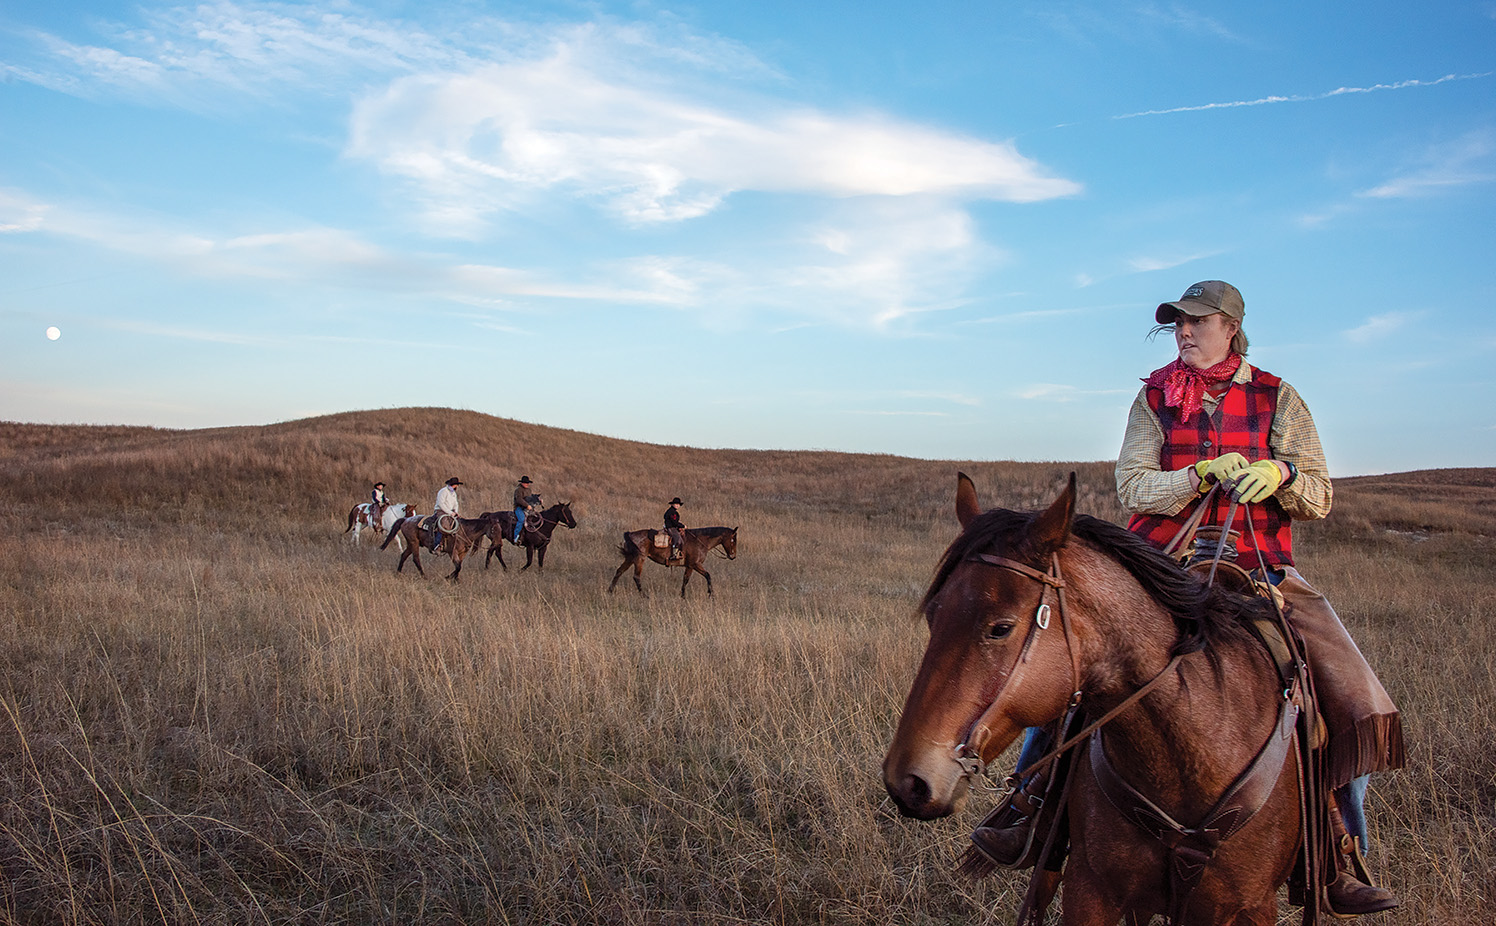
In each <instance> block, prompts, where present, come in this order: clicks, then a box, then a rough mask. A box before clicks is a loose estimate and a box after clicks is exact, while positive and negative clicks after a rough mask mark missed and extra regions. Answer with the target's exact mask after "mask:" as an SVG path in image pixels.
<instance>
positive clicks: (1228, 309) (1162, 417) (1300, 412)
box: [972, 280, 1404, 915]
mask: <svg viewBox="0 0 1496 926" xmlns="http://www.w3.org/2000/svg"><path fill="white" fill-rule="evenodd" d="M1245 314H1246V306H1245V303H1244V302H1243V300H1242V297H1241V293H1240V292H1238V291H1237V289H1236V287H1234V286H1232V285H1231V284H1229V283H1224V282H1222V281H1220V280H1207V281H1205V282H1201V283H1196V284H1195V285H1193V286H1191V287H1190V288H1189V289H1187V290H1185V293H1184V295H1183V296H1181V297H1180V298H1179V300H1177V301H1175V302H1166V303H1163V304H1162V305H1159V306H1158V308H1157V309H1156V310H1155V313H1154V318H1155V321H1157V323H1158V325H1159V326H1160V328H1159V329H1156V330H1164V329H1172V331H1173V333H1174V340H1175V344H1176V346H1177V348H1178V356H1177V357H1176V359H1175V360H1174V361H1173V362H1172V363H1170V364H1168V365H1167V366H1165V367H1162V368H1161V369H1158V370H1155V371H1154V372H1153V373H1152V374H1150V375H1149V376H1148V377H1147V378H1146V379H1145V380H1144V386H1143V387H1142V389H1141V390H1140V391H1139V392H1138V395H1137V398H1136V400H1135V401H1134V402H1133V405H1132V410H1131V412H1130V413H1129V415H1128V419H1127V431H1126V434H1125V436H1124V438H1123V443H1122V451H1121V453H1120V454H1119V457H1118V460H1117V495H1118V497H1119V498H1120V500H1121V502H1122V505H1123V507H1125V508H1126V509H1127V510H1128V511H1130V512H1132V518H1131V520H1130V521H1129V523H1128V528H1129V529H1130V530H1132V531H1134V532H1136V533H1138V534H1141V535H1142V536H1143V537H1145V538H1147V539H1148V540H1150V541H1151V542H1153V543H1154V544H1155V545H1156V546H1159V547H1164V546H1166V545H1168V544H1169V543H1170V541H1171V540H1173V539H1174V538H1175V537H1176V535H1178V534H1179V532H1180V529H1181V527H1183V526H1184V525H1185V524H1186V522H1188V521H1190V520H1191V515H1193V514H1195V513H1196V509H1197V508H1199V507H1200V506H1201V505H1207V506H1208V507H1207V509H1206V511H1205V512H1204V513H1203V515H1204V516H1203V518H1201V519H1199V520H1198V521H1197V522H1196V524H1197V525H1198V526H1199V527H1201V528H1215V529H1216V530H1217V531H1219V532H1221V534H1222V535H1223V536H1229V534H1228V533H1227V532H1228V531H1230V530H1231V529H1232V528H1233V526H1237V527H1240V534H1241V536H1240V539H1239V541H1238V542H1237V543H1236V550H1235V559H1236V562H1237V563H1238V564H1239V565H1240V566H1242V567H1243V568H1245V569H1247V570H1250V571H1252V572H1254V573H1255V578H1257V579H1258V580H1260V581H1265V582H1268V583H1270V584H1271V585H1273V586H1275V587H1276V588H1277V590H1278V591H1279V592H1280V593H1281V594H1282V596H1283V598H1284V599H1285V600H1286V602H1287V603H1288V605H1289V618H1290V620H1291V622H1292V624H1293V626H1294V628H1295V629H1296V630H1297V631H1298V632H1299V633H1300V634H1301V635H1302V636H1303V637H1304V638H1305V641H1306V646H1307V649H1308V652H1309V657H1310V664H1311V668H1312V670H1313V675H1314V682H1315V689H1316V691H1317V694H1318V697H1319V709H1320V712H1321V714H1322V715H1323V716H1324V719H1325V721H1326V723H1327V725H1328V727H1329V745H1328V756H1327V758H1328V773H1329V777H1330V785H1331V786H1332V787H1333V788H1334V789H1335V790H1334V795H1335V800H1336V803H1338V806H1339V809H1340V814H1339V815H1334V814H1332V823H1334V824H1337V829H1338V824H1340V823H1342V822H1343V823H1344V825H1345V827H1346V828H1347V829H1348V830H1349V832H1350V835H1351V836H1352V837H1353V838H1354V841H1352V840H1350V839H1342V840H1340V841H1339V842H1340V845H1339V846H1338V848H1340V850H1341V851H1339V852H1336V853H1335V858H1336V860H1337V866H1338V867H1339V871H1338V873H1337V875H1336V877H1335V880H1334V881H1333V882H1331V884H1330V885H1329V889H1328V901H1329V904H1330V908H1331V910H1332V911H1333V912H1335V913H1337V914H1340V915H1358V914H1363V913H1372V912H1375V911H1378V910H1386V909H1390V908H1392V907H1395V906H1397V903H1398V901H1397V898H1396V897H1395V896H1394V895H1393V894H1392V892H1391V891H1388V890H1386V889H1385V888H1379V887H1374V886H1372V885H1369V884H1365V883H1363V882H1362V881H1361V880H1359V879H1358V878H1357V877H1356V876H1355V874H1353V872H1352V870H1351V869H1352V868H1353V867H1357V866H1363V865H1364V863H1363V862H1361V860H1360V856H1359V852H1356V851H1355V850H1357V849H1364V848H1366V844H1367V833H1366V817H1365V809H1364V801H1365V794H1366V778H1367V776H1369V775H1370V773H1372V772H1377V771H1383V770H1388V769H1395V768H1401V767H1402V764H1403V758H1404V752H1403V741H1402V725H1401V720H1400V717H1399V714H1398V711H1397V707H1396V706H1395V705H1394V704H1393V703H1392V700H1391V698H1390V697H1388V695H1387V692H1386V690H1385V689H1384V688H1383V687H1382V684H1381V682H1380V681H1379V680H1378V679H1377V677H1376V673H1375V672H1373V671H1372V669H1371V667H1370V666H1369V665H1368V664H1367V663H1366V660H1365V658H1364V657H1363V656H1362V655H1361V652H1360V650H1359V649H1358V648H1357V647H1356V644H1355V641H1353V640H1352V639H1351V637H1350V634H1349V633H1347V631H1346V629H1345V626H1344V625H1343V624H1342V623H1341V622H1340V618H1339V617H1338V616H1337V615H1336V614H1335V611H1334V609H1333V608H1331V607H1330V603H1329V602H1328V601H1326V600H1325V598H1324V596H1323V595H1321V594H1320V593H1319V592H1318V591H1316V590H1315V589H1314V588H1313V587H1312V586H1311V585H1309V583H1308V582H1307V581H1306V580H1305V579H1304V577H1303V576H1302V575H1300V574H1299V571H1298V570H1297V569H1296V568H1295V567H1294V562H1293V532H1292V521H1293V520H1294V519H1300V520H1305V519H1318V518H1323V517H1324V516H1325V515H1327V514H1329V511H1330V501H1331V495H1332V492H1331V486H1330V476H1329V469H1328V466H1327V465H1326V463H1325V456H1324V451H1323V450H1322V449H1321V446H1320V440H1319V433H1318V431H1317V430H1316V429H1315V426H1314V419H1313V418H1312V417H1311V416H1310V414H1309V409H1308V406H1306V405H1305V404H1304V400H1303V399H1302V398H1301V397H1300V396H1299V394H1298V392H1297V391H1296V390H1295V389H1294V388H1293V387H1292V386H1290V385H1289V384H1288V383H1286V382H1284V381H1283V380H1282V379H1280V378H1279V377H1277V376H1274V375H1273V374H1271V373H1268V372H1266V371H1264V370H1260V369H1257V368H1255V367H1253V366H1252V365H1251V364H1249V363H1247V362H1246V360H1245V356H1246V353H1247V335H1246V332H1245V331H1244V330H1243V329H1242V320H1243V317H1244V316H1245ZM1217 483H1219V484H1220V490H1219V491H1217V492H1216V493H1214V495H1213V496H1211V497H1210V498H1202V496H1204V495H1205V494H1206V493H1208V492H1209V491H1210V489H1211V487H1212V485H1214V484H1217ZM1227 490H1229V491H1227ZM1238 502H1239V503H1241V505H1242V507H1241V510H1242V511H1244V512H1245V521H1244V522H1242V521H1238V522H1237V524H1235V525H1233V524H1232V523H1227V521H1228V516H1234V515H1235V514H1236V512H1237V510H1238V509H1237V504H1236V503H1238ZM1042 743H1043V741H1042V740H1041V739H1038V738H1037V737H1035V736H1032V735H1031V736H1030V738H1029V741H1028V742H1026V743H1025V752H1026V755H1024V756H1020V759H1019V763H1020V767H1022V766H1023V765H1026V764H1027V763H1028V761H1029V760H1030V759H1031V758H1032V757H1033V755H1034V753H1036V752H1039V751H1042V750H1041V749H1040V746H1041V745H1042ZM1032 818H1033V815H1028V819H1027V820H1024V821H1020V822H1019V823H1018V824H1017V826H1016V827H1015V826H1010V827H1005V828H1000V829H998V828H979V829H978V830H977V831H976V832H975V833H973V835H972V841H973V843H974V844H975V845H976V846H977V848H978V849H981V850H982V851H984V853H985V854H986V855H988V857H990V858H992V859H993V861H995V862H998V863H999V864H1006V863H1008V862H1009V861H1010V859H1009V858H1008V856H1011V855H1012V854H1013V847H1014V846H1016V845H1019V844H1020V843H1027V842H1028V839H1027V837H1026V835H1020V833H1022V831H1023V828H1024V825H1025V823H1032ZM1358 844H1359V845H1358ZM1348 856H1350V857H1348ZM1361 870H1363V871H1364V867H1363V868H1362V869H1361Z"/></svg>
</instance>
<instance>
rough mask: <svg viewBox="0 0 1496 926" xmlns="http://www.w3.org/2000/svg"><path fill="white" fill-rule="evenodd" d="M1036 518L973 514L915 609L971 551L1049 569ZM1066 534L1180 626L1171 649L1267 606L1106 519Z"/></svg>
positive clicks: (1229, 630)
mask: <svg viewBox="0 0 1496 926" xmlns="http://www.w3.org/2000/svg"><path fill="white" fill-rule="evenodd" d="M1038 516H1039V512H1035V511H1008V510H1006V509H1003V508H994V509H992V510H991V511H988V512H986V513H984V514H981V515H979V516H977V518H976V519H975V520H973V521H972V522H971V524H970V525H969V526H968V527H967V529H966V530H964V531H962V532H961V536H959V537H957V538H956V539H955V540H954V541H953V542H952V543H951V545H950V547H948V548H947V549H946V551H945V554H944V555H943V556H942V557H941V559H940V563H939V565H938V566H937V567H936V569H935V578H934V579H933V580H932V581H931V583H930V588H929V590H928V591H927V592H925V597H924V599H923V600H922V601H921V602H920V610H921V611H924V610H925V609H927V608H928V607H929V605H930V602H931V601H932V600H933V599H934V597H935V595H936V594H937V593H938V592H939V591H940V589H941V587H942V586H943V585H945V583H946V581H947V580H948V579H949V578H950V576H951V573H952V572H954V571H955V569H956V567H957V566H959V565H960V564H961V563H962V562H964V561H965V560H966V559H967V558H968V557H969V556H971V555H973V554H976V553H1001V555H1003V556H1006V557H1007V558H1009V559H1013V560H1017V561H1019V562H1022V563H1027V564H1029V565H1031V566H1033V567H1034V568H1035V569H1039V570H1041V571H1046V570H1048V568H1049V563H1048V562H1047V561H1046V560H1045V559H1044V558H1043V556H1042V551H1040V550H1038V549H1036V548H1035V547H1034V545H1033V544H1032V543H1030V542H1029V539H1028V538H1029V527H1030V526H1031V525H1032V524H1033V523H1034V521H1035V519H1037V518H1038ZM1070 533H1071V535H1072V536H1073V537H1076V538H1079V539H1081V540H1083V541H1086V542H1088V543H1089V544H1091V545H1092V546H1094V547H1096V548H1097V549H1099V550H1101V551H1102V552H1103V553H1105V554H1106V555H1108V556H1110V557H1111V558H1112V559H1114V560H1116V561H1117V562H1118V563H1119V564H1121V565H1122V566H1123V567H1124V568H1126V569H1127V571H1128V572H1129V573H1131V574H1132V576H1133V578H1135V579H1137V580H1138V584H1140V585H1142V586H1143V589H1144V590H1145V591H1146V592H1147V593H1148V594H1149V596H1151V597H1152V598H1153V599H1154V600H1155V601H1157V602H1158V603H1159V605H1160V606H1161V607H1163V608H1164V610H1166V611H1168V612H1169V614H1170V615H1171V616H1172V617H1173V618H1174V624H1175V626H1176V627H1177V628H1178V630H1179V638H1178V640H1177V641H1176V642H1175V644H1174V652H1175V653H1187V652H1194V651H1196V650H1199V649H1203V648H1205V647H1206V646H1207V645H1208V644H1209V643H1210V642H1211V641H1212V640H1213V639H1216V638H1217V637H1221V636H1231V637H1237V636H1240V635H1242V634H1247V633H1250V631H1248V630H1247V629H1246V627H1245V625H1244V624H1243V617H1244V616H1247V615H1255V614H1257V613H1260V612H1261V611H1262V610H1264V609H1267V608H1269V607H1270V604H1269V603H1268V602H1267V601H1266V600H1265V599H1261V598H1247V597H1244V596H1242V595H1238V594H1236V593H1235V592H1231V591H1228V590H1226V589H1222V588H1220V587H1219V586H1208V585H1206V584H1205V583H1204V582H1202V581H1201V580H1200V579H1199V578H1198V577H1197V576H1196V575H1194V574H1193V573H1190V572H1187V571H1185V570H1184V569H1183V568H1182V567H1181V566H1180V565H1179V564H1178V563H1176V562H1175V561H1174V560H1173V559H1170V558H1169V557H1167V556H1165V555H1164V554H1163V553H1162V552H1161V551H1159V550H1158V549H1157V548H1155V547H1154V546H1153V545H1152V544H1150V543H1149V542H1148V541H1146V540H1144V539H1143V538H1142V537H1140V536H1138V535H1137V534H1134V533H1133V532H1132V531H1130V530H1127V529H1126V528H1123V527H1119V526H1117V525H1116V524H1113V523H1112V522H1110V521H1105V520H1102V519H1101V518H1095V517H1092V516H1090V515H1085V514H1080V515H1076V516H1075V519H1074V520H1073V522H1072V523H1071V525H1070Z"/></svg>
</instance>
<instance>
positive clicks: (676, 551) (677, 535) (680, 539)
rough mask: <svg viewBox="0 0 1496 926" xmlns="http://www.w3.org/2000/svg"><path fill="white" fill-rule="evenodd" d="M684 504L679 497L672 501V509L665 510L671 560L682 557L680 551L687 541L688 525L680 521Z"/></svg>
mask: <svg viewBox="0 0 1496 926" xmlns="http://www.w3.org/2000/svg"><path fill="white" fill-rule="evenodd" d="M684 504H685V502H683V501H681V500H680V496H679V495H677V496H676V497H675V498H672V499H671V500H670V507H669V508H666V509H665V533H667V534H669V535H670V558H671V559H676V558H678V557H679V556H680V549H681V547H682V546H683V545H684V544H685V541H686V525H685V524H684V523H682V521H681V519H680V506H681V505H684Z"/></svg>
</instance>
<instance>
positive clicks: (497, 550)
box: [482, 502, 577, 572]
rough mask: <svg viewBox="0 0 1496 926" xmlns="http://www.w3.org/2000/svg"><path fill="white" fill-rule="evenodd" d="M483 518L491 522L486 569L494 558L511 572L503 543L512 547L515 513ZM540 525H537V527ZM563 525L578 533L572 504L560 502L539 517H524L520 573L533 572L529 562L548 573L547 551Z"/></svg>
mask: <svg viewBox="0 0 1496 926" xmlns="http://www.w3.org/2000/svg"><path fill="white" fill-rule="evenodd" d="M482 517H484V518H487V519H488V523H489V529H488V544H489V546H488V553H487V554H485V555H484V557H483V568H484V569H487V568H488V563H489V560H491V559H493V558H494V557H495V556H497V557H498V558H499V565H500V566H503V567H504V569H505V571H508V569H509V564H508V563H506V562H504V541H506V540H508V541H509V542H510V543H513V542H514V541H513V540H511V539H510V538H512V537H513V536H514V512H513V511H489V512H485V513H484V514H483V515H482ZM537 521H538V523H536V522H537ZM558 524H564V525H566V526H567V527H569V528H572V529H575V528H576V526H577V519H576V516H574V515H573V514H572V513H571V502H559V503H557V504H555V505H552V506H551V507H549V508H547V509H545V510H544V511H542V512H540V515H539V516H538V517H534V518H532V517H529V516H526V517H525V526H524V528H523V529H522V530H521V531H520V532H519V545H520V546H522V547H524V548H525V565H524V567H523V568H522V569H520V572H524V571H525V570H526V569H529V568H530V562H531V561H532V560H534V561H536V566H535V568H536V569H539V570H541V571H544V570H545V548H546V547H548V546H550V545H551V535H552V534H554V533H555V532H556V525H558Z"/></svg>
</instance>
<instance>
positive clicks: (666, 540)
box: [654, 531, 670, 550]
mask: <svg viewBox="0 0 1496 926" xmlns="http://www.w3.org/2000/svg"><path fill="white" fill-rule="evenodd" d="M654 545H655V546H657V547H659V548H660V549H662V550H663V549H665V548H666V547H668V546H670V535H669V534H667V533H665V532H664V531H659V532H657V533H656V534H655V538H654Z"/></svg>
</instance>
